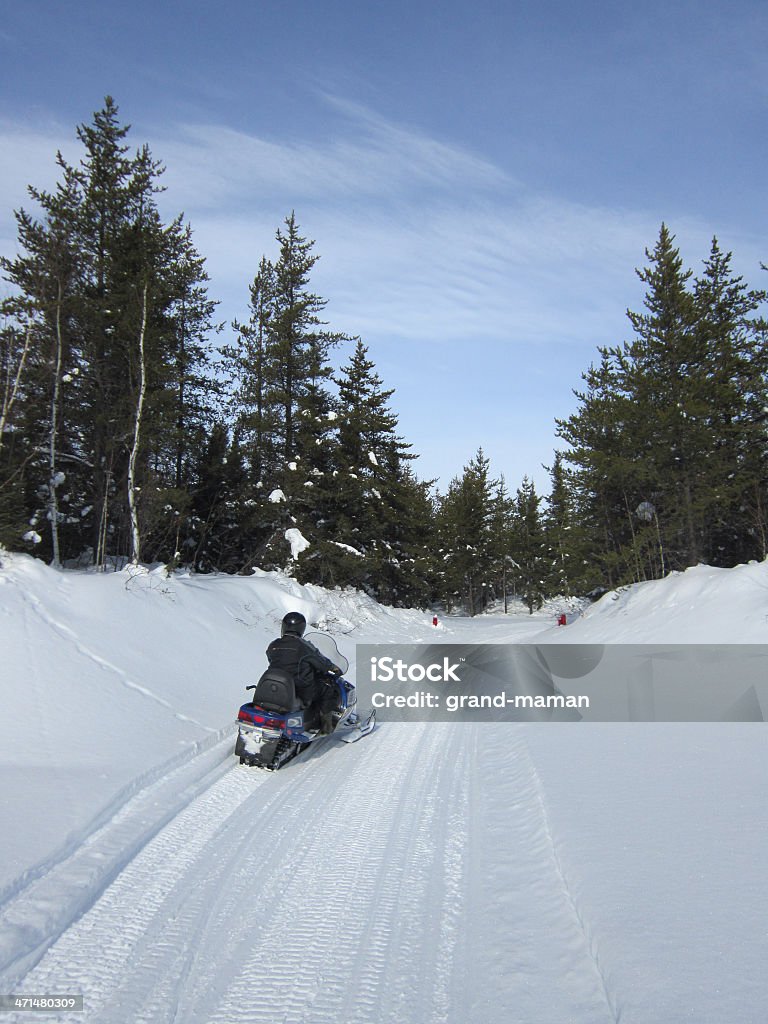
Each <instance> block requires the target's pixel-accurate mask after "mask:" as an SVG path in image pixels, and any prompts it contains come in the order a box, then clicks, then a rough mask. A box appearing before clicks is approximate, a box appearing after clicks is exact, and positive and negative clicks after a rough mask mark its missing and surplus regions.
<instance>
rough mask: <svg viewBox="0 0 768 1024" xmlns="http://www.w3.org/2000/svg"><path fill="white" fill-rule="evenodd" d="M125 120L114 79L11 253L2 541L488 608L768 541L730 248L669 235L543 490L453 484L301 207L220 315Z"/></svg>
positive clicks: (61, 553) (747, 324) (475, 469)
mask: <svg viewBox="0 0 768 1024" xmlns="http://www.w3.org/2000/svg"><path fill="white" fill-rule="evenodd" d="M127 134H128V128H127V127H126V126H124V125H122V124H121V123H120V121H119V119H118V111H117V108H116V106H115V104H114V103H113V101H112V100H111V99H109V98H107V100H106V101H105V105H104V108H103V109H102V110H100V111H99V112H97V113H96V114H95V115H94V119H93V122H92V123H91V124H89V125H82V126H80V128H79V129H78V138H79V139H80V141H81V143H82V145H83V149H84V156H83V159H82V160H81V161H80V163H79V164H78V165H77V166H71V165H69V164H67V163H66V162H65V161H64V159H63V158H62V157H61V155H59V156H58V164H59V167H60V171H61V175H60V181H59V183H58V185H57V187H56V189H55V191H53V192H51V193H48V192H43V191H40V190H37V189H34V188H30V190H29V191H30V196H31V198H32V199H33V200H34V202H35V204H36V207H37V212H36V215H34V216H33V215H32V214H30V213H28V212H26V211H24V210H21V211H19V212H18V213H17V215H16V216H17V222H18V242H19V255H18V256H17V257H16V258H15V259H8V258H6V259H3V260H2V269H3V273H4V277H5V279H6V281H7V282H8V285H9V292H8V296H7V297H6V298H5V299H4V300H3V302H2V307H1V308H0V315H1V316H2V321H1V322H0V372H1V373H2V378H1V380H2V383H1V384H0V388H1V389H2V390H1V391H0V398H1V399H2V407H1V408H0V543H1V544H4V545H5V546H6V547H8V548H13V549H18V548H20V547H23V548H26V549H28V550H32V551H34V552H35V553H36V554H38V555H39V556H40V557H43V558H45V559H46V560H48V561H50V562H51V563H52V564H54V565H62V564H64V563H65V562H66V563H67V564H73V563H76V564H82V565H86V564H88V565H96V566H107V565H114V564H121V563H122V562H123V561H125V560H133V561H135V562H138V561H139V560H142V561H145V562H154V561H162V562H165V563H168V564H170V565H186V566H190V567H191V568H193V569H195V570H196V571H200V572H206V571H213V570H218V571H224V572H249V571H250V570H251V569H252V568H253V567H254V566H258V567H260V568H264V569H271V568H287V569H288V570H289V571H290V572H292V573H293V574H295V575H296V576H297V577H298V578H299V579H300V580H302V581H304V582H313V583H318V584H322V585H324V586H331V587H333V586H355V587H359V588H361V589H363V590H365V591H367V592H368V593H370V594H372V595H373V596H375V597H377V598H378V599H379V600H382V601H385V602H389V603H394V604H404V605H425V604H428V603H432V602H434V601H441V602H443V603H444V604H446V605H447V606H449V607H454V608H459V607H462V608H465V609H466V610H467V611H469V612H470V614H474V613H476V612H478V611H481V610H484V609H485V608H487V607H488V606H489V605H490V604H491V603H492V602H502V601H503V602H504V603H506V602H507V600H508V598H509V597H510V596H518V597H521V598H522V599H524V600H525V602H526V603H527V605H528V607H529V608H530V609H534V608H536V607H538V606H540V604H541V602H542V601H543V599H544V598H545V597H546V596H549V595H554V594H563V593H571V594H583V593H586V592H588V591H590V590H593V589H595V588H599V587H601V586H606V585H616V584H618V583H623V582H627V581H631V580H635V579H644V578H649V577H651V576H655V575H660V574H662V573H664V572H666V571H668V570H669V569H672V568H682V567H684V566H685V565H688V564H693V563H694V562H695V561H698V560H707V561H710V562H712V563H714V564H720V565H728V564H733V563H734V562H735V561H738V560H742V559H744V558H749V557H764V556H765V553H766V547H765V545H766V521H765V489H766V473H765V464H764V463H765V459H764V447H765V444H764V440H765V439H764V422H765V416H766V408H768V395H767V394H766V393H765V380H766V373H765V371H766V367H765V363H764V360H765V352H764V348H765V346H764V344H763V342H764V333H765V326H764V324H763V322H762V320H761V319H760V318H759V317H758V316H757V310H758V307H759V305H760V304H761V302H762V301H763V299H764V295H763V293H762V292H754V291H750V290H749V289H748V288H747V287H746V286H745V285H744V284H743V282H742V281H741V279H740V278H737V277H734V276H733V275H732V273H731V270H730V257H729V256H728V255H724V254H722V253H721V252H720V251H719V249H718V247H717V243H714V244H713V249H712V253H711V256H710V259H709V261H708V262H707V263H706V264H705V272H704V274H703V275H702V277H701V278H700V279H696V280H694V281H691V275H690V273H689V272H686V271H684V270H683V268H682V262H681V260H680V257H679V253H678V252H677V250H676V249H675V248H674V246H673V239H672V238H671V237H670V235H669V233H668V231H667V229H666V228H665V227H662V232H661V235H660V238H659V242H658V244H657V246H656V249H655V250H654V251H653V252H652V253H649V267H648V269H646V270H644V271H641V272H640V273H641V277H642V278H643V280H644V281H646V283H647V285H648V294H647V300H646V307H647V311H646V312H645V313H643V314H630V319H631V323H632V327H633V330H634V333H635V340H634V341H632V342H630V343H628V344H625V345H624V346H622V347H620V348H616V349H606V350H601V353H600V355H601V360H600V363H599V365H598V366H597V367H592V368H590V370H589V371H588V372H587V373H586V374H585V375H584V379H585V381H586V390H585V391H584V392H583V393H581V394H580V395H579V410H578V412H577V413H575V414H574V415H573V416H571V417H570V418H569V419H568V420H564V421H562V422H560V423H559V434H560V437H561V438H562V439H563V440H564V441H565V442H566V447H565V448H564V450H563V451H562V452H560V453H556V454H555V457H554V461H553V466H552V467H551V471H550V472H551V477H552V487H551V494H550V495H549V496H548V497H547V498H546V499H545V500H544V501H543V502H542V500H541V499H540V498H539V496H538V495H536V493H535V490H534V488H533V485H532V484H531V483H530V481H528V480H527V479H526V480H524V481H523V482H522V484H521V486H520V487H519V488H518V489H517V490H516V492H515V493H514V494H513V493H511V492H509V491H508V489H507V486H506V484H505V482H504V480H503V478H500V479H494V478H493V475H492V474H491V470H490V466H489V463H488V460H487V459H486V457H485V455H484V454H483V452H482V451H479V452H478V453H477V454H476V455H475V456H474V457H473V458H472V459H471V460H470V462H469V463H468V464H467V465H466V466H465V467H464V470H463V471H462V473H461V475H459V476H457V477H456V479H454V480H453V481H452V482H451V483H450V485H449V487H448V488H447V490H446V492H445V493H444V494H440V493H438V492H436V491H435V489H434V487H433V481H423V480H420V479H419V478H418V477H417V475H416V474H415V472H414V471H413V468H412V464H413V460H414V458H415V455H414V454H413V453H412V452H411V446H410V445H409V444H408V443H407V442H406V441H405V440H404V439H403V438H402V437H401V436H400V434H399V433H398V422H397V417H396V415H395V414H394V412H393V411H392V409H391V406H390V400H391V398H392V394H393V392H392V390H390V389H387V388H385V387H384V384H383V382H382V380H381V379H380V377H379V375H378V374H377V372H376V367H375V364H374V363H373V361H372V360H371V359H370V358H369V353H368V349H367V348H366V346H365V345H364V344H363V342H362V341H361V340H360V339H358V338H349V337H346V336H344V335H341V334H337V333H334V332H331V331H329V330H328V329H327V327H328V325H327V324H326V323H324V322H323V320H322V313H323V309H324V306H325V300H324V299H323V298H321V297H320V296H318V295H316V294H314V293H313V292H312V290H311V283H310V279H311V273H312V268H313V267H314V265H315V263H316V262H317V259H318V256H317V255H316V254H315V253H314V251H313V247H314V243H313V242H312V241H310V240H308V239H307V238H305V237H303V236H302V235H301V233H300V229H299V225H298V224H297V222H296V219H295V217H294V215H293V214H291V215H290V216H288V217H287V218H286V221H285V223H284V225H283V226H282V227H281V228H280V229H278V231H277V234H276V251H275V254H274V257H273V258H271V259H270V258H267V257H266V256H265V257H264V258H263V259H262V260H261V263H260V264H259V266H258V268H256V272H255V274H254V277H253V280H252V282H251V284H250V302H249V316H248V319H247V321H246V322H243V323H239V322H236V323H234V324H232V325H230V326H229V327H228V328H226V333H224V332H225V327H224V325H223V324H219V323H217V321H216V303H215V301H214V300H212V299H211V298H210V296H209V294H208V278H207V274H206V272H205V264H204V259H203V258H202V256H201V255H200V254H199V253H198V252H197V250H196V248H195V246H194V243H193V239H192V232H191V228H190V226H189V225H188V224H186V223H185V222H184V220H183V218H182V217H179V218H177V219H175V220H173V221H171V222H170V223H164V222H163V220H162V218H161V216H160V213H159V211H158V206H157V201H156V197H157V194H158V192H159V191H160V190H161V188H162V185H161V178H162V170H163V169H162V167H161V166H160V164H159V163H158V162H157V161H156V160H155V159H154V158H153V157H152V155H151V153H150V152H149V150H148V148H147V147H146V146H145V147H141V148H140V149H139V150H138V151H136V152H135V153H134V152H132V151H131V149H130V147H129V145H128V143H127V142H126V138H127ZM222 335H223V336H222ZM334 350H338V353H339V357H338V358H337V359H336V363H335V365H336V367H337V368H334V362H333V361H332V355H333V353H334ZM342 352H345V353H346V354H345V356H344V357H341V353H342Z"/></svg>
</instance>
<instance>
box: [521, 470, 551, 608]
mask: <svg viewBox="0 0 768 1024" xmlns="http://www.w3.org/2000/svg"><path fill="white" fill-rule="evenodd" d="M540 500H541V499H540V498H539V497H538V495H537V494H536V489H535V487H534V485H533V482H532V481H531V480H529V479H528V477H524V479H523V482H522V484H521V486H520V487H519V488H518V490H517V495H516V497H515V513H514V526H513V536H514V545H515V562H516V563H517V567H518V568H517V574H518V580H517V584H518V589H519V592H520V594H521V596H522V598H523V601H524V602H525V604H526V606H527V607H528V611H529V612H530V613H531V615H532V614H533V613H534V611H535V610H536V609H537V608H541V606H542V604H543V603H544V598H545V597H546V595H547V579H546V577H547V574H548V568H549V566H548V564H547V544H546V539H545V536H544V529H543V524H542V522H541V516H540V514H539V502H540Z"/></svg>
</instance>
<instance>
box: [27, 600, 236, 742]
mask: <svg viewBox="0 0 768 1024" xmlns="http://www.w3.org/2000/svg"><path fill="white" fill-rule="evenodd" d="M21 593H22V597H23V599H24V601H25V602H26V603H27V604H28V605H30V606H31V607H32V609H33V610H34V611H35V613H36V614H37V615H38V616H39V618H40V619H41V620H42V621H43V622H44V623H45V624H46V625H47V626H49V627H50V629H52V630H53V631H54V632H55V633H58V635H59V636H60V637H62V638H63V639H64V640H67V641H68V642H69V643H71V644H72V645H73V646H74V647H75V649H76V650H77V652H78V653H79V654H82V655H83V656H84V657H85V658H88V659H89V660H90V661H92V662H94V664H96V665H98V666H99V668H101V669H104V671H105V672H110V673H111V674H112V675H114V676H115V677H116V678H117V679H118V681H119V682H120V683H122V685H123V686H124V687H125V688H126V689H128V690H133V691H135V692H136V693H139V694H141V696H142V697H146V698H147V699H148V700H151V701H153V702H154V703H155V704H159V705H160V706H161V707H163V708H165V709H166V710H168V711H171V712H172V713H173V716H174V718H177V719H178V720H179V721H180V722H189V723H190V725H194V726H197V728H198V729H202V730H203V732H208V733H213V732H215V731H216V730H215V729H212V728H211V727H210V726H209V725H204V724H203V723H202V722H199V721H198V720H197V719H196V718H191V717H190V716H189V715H184V714H182V713H181V712H180V711H179V710H178V709H177V708H176V707H175V706H174V705H173V704H172V703H171V702H170V701H168V700H166V699H165V698H164V697H161V696H160V695H159V694H157V693H154V691H152V690H150V689H148V688H147V687H146V686H142V685H141V684H140V683H137V682H134V680H133V679H131V678H130V676H129V675H128V674H127V673H126V672H124V671H123V670H122V669H121V668H119V667H118V666H117V665H113V664H112V662H111V661H108V660H107V659H106V658H102V657H101V655H100V654H96V652H95V651H92V650H91V649H90V648H89V647H86V646H85V644H84V643H83V642H82V640H81V639H80V637H79V636H78V635H77V633H75V632H74V631H73V630H71V629H70V628H69V626H65V625H64V623H63V622H59V621H58V620H57V619H54V618H53V616H52V615H51V614H50V613H49V612H48V611H47V610H46V608H45V607H44V606H43V604H42V602H41V601H39V600H38V599H37V598H36V597H35V595H34V594H32V593H30V592H29V591H28V590H22V591H21Z"/></svg>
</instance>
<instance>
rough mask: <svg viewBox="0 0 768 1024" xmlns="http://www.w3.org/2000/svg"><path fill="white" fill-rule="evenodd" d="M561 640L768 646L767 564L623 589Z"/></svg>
mask: <svg viewBox="0 0 768 1024" xmlns="http://www.w3.org/2000/svg"><path fill="white" fill-rule="evenodd" d="M561 634H562V635H561V636H560V637H558V638H557V639H559V640H561V641H562V642H568V643H582V642H584V643H595V642H599V643H616V644H618V643H684V644H695V643H702V644H705V643H768V561H765V562H750V563H749V564H747V565H739V566H736V568H734V569H716V568H713V567H712V566H708V565H697V566H695V567H694V568H691V569H686V571H685V572H674V573H670V575H669V576H667V577H666V578H665V579H662V580H652V581H650V582H648V583H636V584H634V585H633V586H629V587H622V588H621V589H620V590H615V591H611V592H610V593H608V594H605V596H604V597H602V598H601V599H600V600H599V601H598V602H597V603H596V604H594V605H592V606H590V607H589V608H587V610H586V611H585V612H584V614H583V615H582V616H581V618H579V619H578V620H577V621H576V622H574V623H573V625H570V626H569V627H568V628H567V629H564V630H561Z"/></svg>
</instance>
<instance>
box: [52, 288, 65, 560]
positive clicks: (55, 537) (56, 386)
mask: <svg viewBox="0 0 768 1024" xmlns="http://www.w3.org/2000/svg"><path fill="white" fill-rule="evenodd" d="M57 284H58V292H57V295H56V369H55V370H54V375H53V398H52V399H51V429H50V434H49V442H48V471H49V481H48V516H49V518H50V520H51V546H52V548H53V559H52V561H51V565H52V566H53V567H54V569H60V568H61V556H60V554H59V501H58V498H57V496H56V488H57V487H58V486H59V482H58V479H57V472H56V437H57V432H58V423H59V401H60V395H61V363H62V359H63V351H62V349H63V346H62V342H61V280H59V281H58V282H57Z"/></svg>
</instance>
